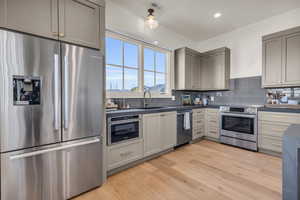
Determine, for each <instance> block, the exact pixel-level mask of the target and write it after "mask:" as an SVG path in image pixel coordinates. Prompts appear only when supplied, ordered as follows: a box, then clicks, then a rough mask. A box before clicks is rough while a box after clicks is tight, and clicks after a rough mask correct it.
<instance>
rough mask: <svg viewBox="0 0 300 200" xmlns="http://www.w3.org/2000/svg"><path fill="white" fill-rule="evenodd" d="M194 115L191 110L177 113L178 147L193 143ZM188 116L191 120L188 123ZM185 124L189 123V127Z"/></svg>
mask: <svg viewBox="0 0 300 200" xmlns="http://www.w3.org/2000/svg"><path fill="white" fill-rule="evenodd" d="M192 113H193V112H192V110H191V109H188V110H180V111H177V144H176V146H177V147H178V146H181V145H183V144H187V143H189V142H190V141H192V138H193V131H192V130H193V127H192V125H193V124H192V121H193V120H192ZM186 114H188V115H189V120H188V121H187V122H185V120H186V119H185V117H186V116H185V115H186ZM185 123H189V125H188V127H186V125H187V124H185Z"/></svg>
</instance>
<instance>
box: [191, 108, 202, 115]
mask: <svg viewBox="0 0 300 200" xmlns="http://www.w3.org/2000/svg"><path fill="white" fill-rule="evenodd" d="M204 113H205V110H204V109H194V110H193V115H204Z"/></svg>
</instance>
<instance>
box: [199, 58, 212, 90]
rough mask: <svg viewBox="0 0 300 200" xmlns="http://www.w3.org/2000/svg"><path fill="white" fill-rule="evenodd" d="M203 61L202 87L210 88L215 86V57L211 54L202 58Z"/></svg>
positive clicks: (203, 88)
mask: <svg viewBox="0 0 300 200" xmlns="http://www.w3.org/2000/svg"><path fill="white" fill-rule="evenodd" d="M201 63H202V64H201V69H200V73H201V89H202V90H210V89H212V88H213V82H214V69H213V67H212V65H213V59H212V57H211V56H206V57H203V58H202V61H201Z"/></svg>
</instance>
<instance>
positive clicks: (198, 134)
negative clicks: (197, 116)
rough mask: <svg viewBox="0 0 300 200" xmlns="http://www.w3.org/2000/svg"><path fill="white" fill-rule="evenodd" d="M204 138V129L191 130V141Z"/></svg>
mask: <svg viewBox="0 0 300 200" xmlns="http://www.w3.org/2000/svg"><path fill="white" fill-rule="evenodd" d="M202 136H204V129H198V130H193V140H194V139H197V138H199V137H202Z"/></svg>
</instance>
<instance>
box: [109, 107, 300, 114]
mask: <svg viewBox="0 0 300 200" xmlns="http://www.w3.org/2000/svg"><path fill="white" fill-rule="evenodd" d="M220 106H221V105H207V106H203V105H191V106H162V108H157V109H141V108H131V109H125V110H115V111H107V112H106V116H107V117H114V116H124V115H135V114H150V113H160V112H170V111H180V110H186V109H199V108H217V109H218V108H219V107H220ZM258 111H263V112H284V113H299V114H300V109H293V108H268V107H261V108H258Z"/></svg>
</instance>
